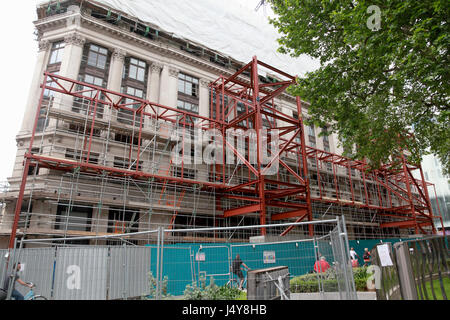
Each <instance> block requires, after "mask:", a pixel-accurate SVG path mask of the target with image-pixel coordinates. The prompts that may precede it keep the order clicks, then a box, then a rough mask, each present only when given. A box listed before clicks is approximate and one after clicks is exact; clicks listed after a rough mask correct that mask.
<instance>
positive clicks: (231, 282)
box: [227, 279, 239, 288]
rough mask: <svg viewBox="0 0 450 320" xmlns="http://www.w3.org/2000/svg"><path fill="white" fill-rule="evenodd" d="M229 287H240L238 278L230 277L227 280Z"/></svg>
mask: <svg viewBox="0 0 450 320" xmlns="http://www.w3.org/2000/svg"><path fill="white" fill-rule="evenodd" d="M227 287H229V288H238V287H239V284H238V282H237V280H236V279H230V280H229V281H228V282H227Z"/></svg>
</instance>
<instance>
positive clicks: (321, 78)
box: [269, 0, 450, 172]
mask: <svg viewBox="0 0 450 320" xmlns="http://www.w3.org/2000/svg"><path fill="white" fill-rule="evenodd" d="M269 2H270V3H271V4H272V8H273V10H274V13H275V14H276V17H275V18H273V19H271V23H272V24H273V25H274V26H275V27H276V28H277V29H278V31H279V32H280V38H279V44H280V48H279V51H280V52H282V53H285V54H290V55H292V56H294V57H297V56H300V55H302V54H306V55H309V56H311V57H313V58H316V59H319V60H320V62H321V67H320V68H319V69H318V70H316V71H314V72H310V73H308V74H307V75H306V77H305V78H301V79H299V80H298V85H296V86H295V87H292V88H290V93H292V94H293V95H299V96H301V97H302V98H303V99H305V100H307V101H308V102H309V103H310V107H309V108H308V114H309V115H311V116H312V120H311V121H313V122H315V123H316V124H318V125H324V124H325V123H329V124H331V125H332V127H331V128H330V129H331V130H329V131H333V132H336V133H338V135H339V137H340V138H341V140H342V141H344V142H343V147H344V150H345V151H346V155H347V156H350V157H353V158H358V159H363V158H366V159H367V160H368V162H369V164H370V165H371V166H372V167H373V168H377V167H378V166H379V165H380V164H381V163H383V162H384V163H386V162H388V159H389V156H390V155H396V154H398V151H399V148H401V149H407V150H409V151H410V153H411V155H410V156H408V157H409V159H408V160H409V161H411V162H413V163H418V162H419V161H420V159H421V157H422V156H423V155H424V154H426V153H428V152H430V153H433V154H436V155H437V156H438V157H439V158H440V160H441V162H442V164H443V167H444V169H445V171H446V172H449V171H450V99H449V92H450V81H449V80H450V68H449V67H448V66H449V65H450V64H449V57H450V54H449V52H448V49H449V47H450V23H449V17H450V6H449V5H448V1H447V0H423V1H416V0H386V1H381V0H370V1H366V0H364V1H319V2H318V1H311V0H271V1H269ZM372 5H376V6H377V7H378V8H379V10H380V11H379V13H380V14H381V15H380V16H379V18H380V19H379V21H380V22H381V25H380V27H381V28H380V29H378V30H377V31H373V29H370V28H369V26H368V22H369V21H373V19H374V14H375V13H374V12H372V11H370V10H369V11H368V8H369V7H370V6H372ZM410 132H413V133H414V139H413V138H410V137H409V133H410ZM353 146H356V147H353Z"/></svg>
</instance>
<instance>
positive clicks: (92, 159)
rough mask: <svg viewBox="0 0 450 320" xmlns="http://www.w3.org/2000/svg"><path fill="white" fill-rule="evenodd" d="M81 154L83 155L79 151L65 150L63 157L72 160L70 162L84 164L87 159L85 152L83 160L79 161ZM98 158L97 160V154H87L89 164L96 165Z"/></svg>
mask: <svg viewBox="0 0 450 320" xmlns="http://www.w3.org/2000/svg"><path fill="white" fill-rule="evenodd" d="M82 154H83V152H82V151H81V150H74V149H69V148H67V149H66V154H65V157H66V158H67V159H72V160H75V161H83V162H85V161H86V159H87V152H85V153H84V154H83V159H82V160H81V157H82ZM98 158H99V154H98V153H94V152H91V153H90V154H89V163H92V164H98Z"/></svg>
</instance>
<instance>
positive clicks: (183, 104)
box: [177, 100, 198, 114]
mask: <svg viewBox="0 0 450 320" xmlns="http://www.w3.org/2000/svg"><path fill="white" fill-rule="evenodd" d="M177 107H178V109H181V110H185V111H188V112H191V113H197V114H198V105H197V104H193V103H190V102H187V101H183V100H178V103H177Z"/></svg>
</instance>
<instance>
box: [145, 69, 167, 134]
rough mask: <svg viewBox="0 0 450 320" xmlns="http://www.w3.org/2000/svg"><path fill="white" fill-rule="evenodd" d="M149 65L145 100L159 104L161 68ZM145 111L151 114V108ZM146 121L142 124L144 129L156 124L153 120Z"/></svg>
mask: <svg viewBox="0 0 450 320" xmlns="http://www.w3.org/2000/svg"><path fill="white" fill-rule="evenodd" d="M149 64H150V67H149V75H148V77H147V90H146V94H147V96H146V99H147V100H148V101H150V102H154V103H159V88H160V83H159V82H160V80H161V70H162V68H163V66H162V64H159V63H156V62H150V63H149ZM156 110H157V108H156ZM146 111H147V112H150V113H152V109H151V108H147V109H146ZM157 112H158V111H157ZM147 119H148V120H147ZM147 119H146V121H145V122H144V127H146V128H150V129H151V128H155V126H156V122H155V121H154V120H152V121H150V119H149V118H147Z"/></svg>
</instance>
